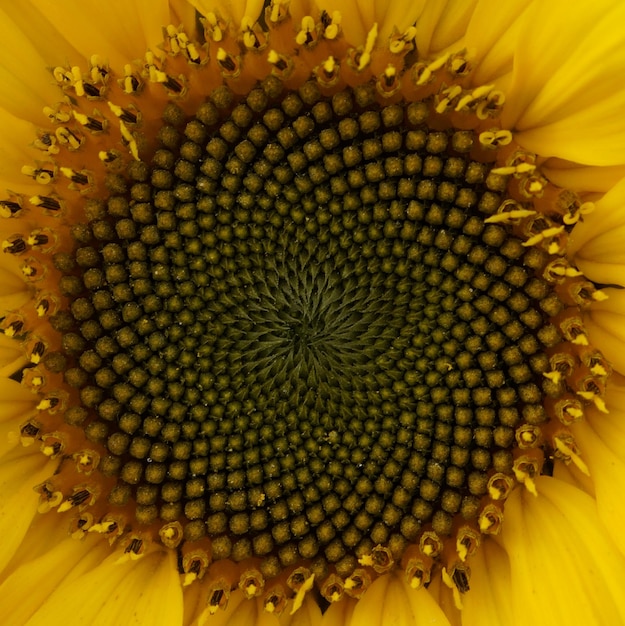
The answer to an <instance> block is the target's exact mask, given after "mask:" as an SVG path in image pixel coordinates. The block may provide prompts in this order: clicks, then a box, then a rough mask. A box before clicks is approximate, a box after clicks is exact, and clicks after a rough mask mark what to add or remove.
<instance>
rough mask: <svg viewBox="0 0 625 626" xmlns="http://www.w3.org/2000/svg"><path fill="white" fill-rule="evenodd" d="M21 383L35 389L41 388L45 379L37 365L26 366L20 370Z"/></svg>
mask: <svg viewBox="0 0 625 626" xmlns="http://www.w3.org/2000/svg"><path fill="white" fill-rule="evenodd" d="M21 382H22V385H24V386H25V387H28V388H30V389H33V390H35V391H37V390H39V389H41V387H42V386H43V385H44V383H45V382H46V379H45V377H44V375H43V373H42V371H41V369H40V368H39V367H28V368H26V369H25V370H24V371H23V372H22V380H21Z"/></svg>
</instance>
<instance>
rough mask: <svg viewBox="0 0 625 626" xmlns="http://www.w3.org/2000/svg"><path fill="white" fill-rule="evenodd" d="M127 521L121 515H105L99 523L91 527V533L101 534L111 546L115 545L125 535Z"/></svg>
mask: <svg viewBox="0 0 625 626" xmlns="http://www.w3.org/2000/svg"><path fill="white" fill-rule="evenodd" d="M125 528H126V519H125V518H124V517H123V516H121V515H111V514H108V515H105V516H104V517H103V518H102V519H101V520H100V521H99V522H97V523H95V524H93V526H90V527H89V532H90V533H94V532H97V533H100V534H102V535H104V536H105V537H106V538H107V539H108V542H109V544H111V545H112V544H113V543H115V541H117V539H118V538H119V537H121V536H122V535H123V534H124V531H125Z"/></svg>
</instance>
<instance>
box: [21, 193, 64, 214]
mask: <svg viewBox="0 0 625 626" xmlns="http://www.w3.org/2000/svg"><path fill="white" fill-rule="evenodd" d="M29 202H30V203H31V204H32V205H33V206H36V207H41V208H42V209H45V210H47V211H59V210H60V209H61V208H62V205H61V202H60V201H59V200H58V199H57V198H55V197H54V196H33V197H32V198H30V199H29Z"/></svg>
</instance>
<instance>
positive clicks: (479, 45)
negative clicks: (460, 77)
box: [465, 0, 531, 85]
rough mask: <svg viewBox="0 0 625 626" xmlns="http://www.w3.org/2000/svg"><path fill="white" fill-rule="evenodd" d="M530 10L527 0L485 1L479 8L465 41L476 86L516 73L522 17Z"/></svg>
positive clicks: (479, 4) (475, 12) (472, 81)
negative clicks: (514, 69)
mask: <svg viewBox="0 0 625 626" xmlns="http://www.w3.org/2000/svg"><path fill="white" fill-rule="evenodd" d="M530 6H531V2H527V0H511V1H508V2H501V1H500V0H481V2H479V3H478V4H477V7H476V8H475V11H474V12H473V15H472V16H471V21H470V22H469V24H468V26H467V33H466V37H465V43H466V47H467V50H468V52H469V55H470V57H471V63H472V64H473V66H474V67H473V72H472V73H471V76H470V80H471V83H472V84H474V85H484V84H490V83H493V82H495V80H496V79H497V78H499V77H501V76H502V75H504V74H507V73H508V72H510V71H511V70H512V58H513V54H514V50H515V47H516V40H517V37H518V33H519V30H520V25H521V17H522V15H523V13H524V12H525V11H527V9H528V8H529V7H530Z"/></svg>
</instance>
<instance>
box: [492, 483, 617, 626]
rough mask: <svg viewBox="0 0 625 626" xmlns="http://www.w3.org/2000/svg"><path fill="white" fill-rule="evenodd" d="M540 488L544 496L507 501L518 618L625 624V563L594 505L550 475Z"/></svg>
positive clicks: (539, 624) (506, 534) (521, 495)
mask: <svg viewBox="0 0 625 626" xmlns="http://www.w3.org/2000/svg"><path fill="white" fill-rule="evenodd" d="M536 486H537V489H538V492H539V494H540V495H539V497H538V498H534V497H533V496H531V495H529V494H527V493H526V492H525V490H524V489H516V490H515V491H514V492H513V493H512V494H511V496H510V497H509V498H508V500H507V501H506V510H505V523H504V525H503V532H502V535H501V540H502V543H503V546H504V548H505V549H506V551H507V553H508V556H509V559H510V571H511V581H512V586H511V593H510V602H511V608H512V613H513V615H515V618H516V619H517V620H521V621H522V622H523V623H527V624H532V625H535V626H547V625H548V624H549V625H550V624H621V623H625V598H624V597H623V593H622V581H623V577H624V576H625V559H623V557H622V556H621V554H620V553H619V551H618V549H617V547H616V546H615V545H614V543H613V542H612V541H611V539H610V538H609V537H608V535H607V533H606V531H605V528H604V527H603V524H602V523H601V520H600V518H599V516H598V514H597V509H596V506H595V502H594V500H593V499H592V498H591V497H590V496H588V495H587V494H585V493H583V492H582V491H580V490H578V489H576V488H575V487H572V486H570V485H569V484H567V483H564V482H561V481H558V480H557V479H554V478H551V477H547V476H541V477H539V478H538V479H537V481H536Z"/></svg>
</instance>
